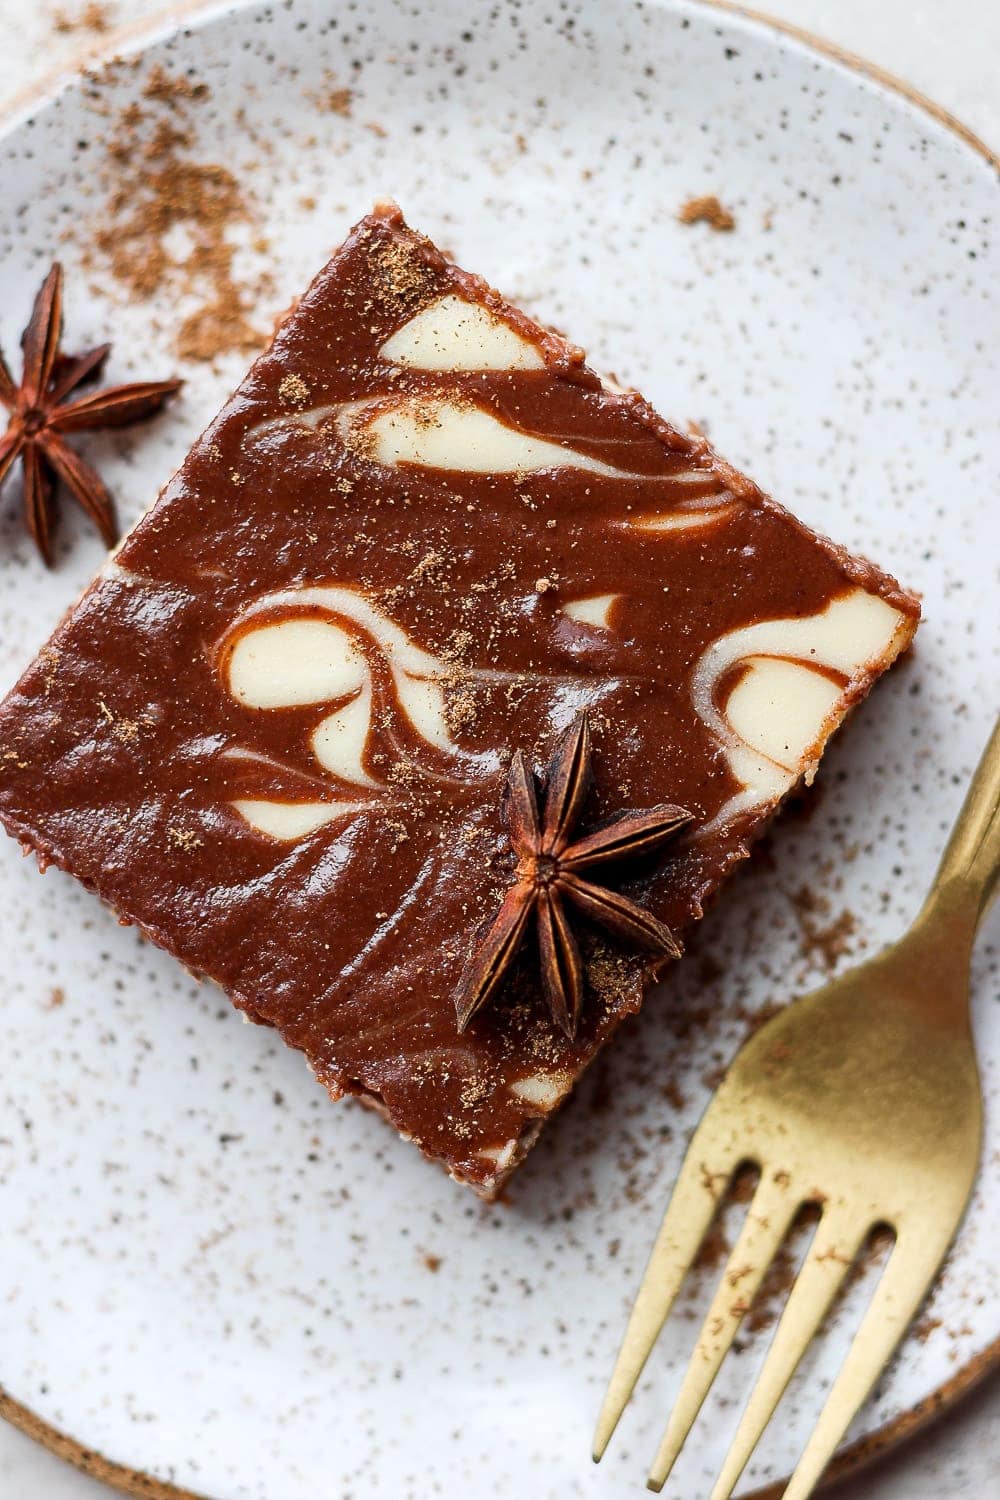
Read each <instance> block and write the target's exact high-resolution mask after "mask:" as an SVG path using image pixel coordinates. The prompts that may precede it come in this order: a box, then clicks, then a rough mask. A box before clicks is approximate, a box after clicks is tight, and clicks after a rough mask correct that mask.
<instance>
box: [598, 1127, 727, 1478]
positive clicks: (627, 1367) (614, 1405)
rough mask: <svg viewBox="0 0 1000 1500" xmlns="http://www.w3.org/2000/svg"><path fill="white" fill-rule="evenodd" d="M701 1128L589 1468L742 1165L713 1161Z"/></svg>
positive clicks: (712, 1144) (611, 1386)
mask: <svg viewBox="0 0 1000 1500" xmlns="http://www.w3.org/2000/svg"><path fill="white" fill-rule="evenodd" d="M706 1123H707V1119H706V1120H705V1121H702V1124H701V1125H700V1126H699V1127H698V1129H697V1130H696V1131H695V1134H694V1135H693V1137H692V1139H691V1144H690V1146H689V1147H688V1149H687V1154H686V1155H685V1157H684V1163H683V1165H682V1167H681V1171H680V1176H679V1177H678V1179H677V1184H676V1186H675V1187H674V1190H673V1193H672V1194H671V1196H670V1202H669V1203H668V1204H667V1211H666V1213H665V1214H664V1215H663V1222H662V1224H661V1225H660V1229H659V1233H658V1234H657V1236H656V1240H655V1242H654V1244H653V1249H652V1251H651V1252H650V1256H649V1262H648V1264H647V1266H646V1270H645V1272H644V1274H643V1278H642V1283H641V1285H640V1287H639V1293H638V1296H637V1297H636V1299H635V1304H634V1306H633V1308H632V1312H631V1315H630V1317H629V1320H628V1327H627V1328H626V1329H625V1337H624V1338H623V1339H622V1344H621V1348H620V1350H619V1351H618V1358H617V1360H616V1362H615V1368H614V1370H613V1371H612V1375H611V1380H610V1381H609V1383H608V1389H607V1393H606V1394H605V1397H604V1403H603V1405H602V1406H601V1413H600V1416H599V1417H598V1419H597V1427H596V1429H595V1432H594V1447H593V1455H594V1462H595V1463H597V1462H599V1460H600V1459H601V1457H602V1455H603V1453H604V1450H605V1448H606V1447H607V1446H608V1443H609V1441H610V1439H611V1435H612V1433H613V1432H614V1430H615V1428H616V1427H617V1426H618V1422H619V1420H620V1418H621V1414H622V1412H623V1411H624V1410H625V1407H626V1405H627V1404H628V1401H629V1398H630V1396H631V1395H632V1392H633V1390H634V1389H635V1383H636V1381H637V1380H638V1379H639V1376H640V1375H641V1373H642V1367H643V1365H644V1364H645V1363H646V1360H647V1359H648V1358H649V1351H650V1350H651V1349H652V1347H653V1345H654V1344H655V1343H656V1340H657V1338H658V1336H659V1333H660V1329H661V1328H662V1327H663V1324H664V1323H665V1321H666V1318H667V1314H668V1313H669V1311H670V1309H671V1307H672V1306H673V1305H674V1301H675V1300H676V1297H677V1293H678V1292H679V1291H680V1288H681V1283H682V1282H683V1280H684V1277H685V1276H686V1274H687V1271H688V1268H689V1266H690V1265H691V1262H692V1261H693V1260H694V1258H695V1256H696V1255H697V1253H698V1251H699V1249H700V1248H701V1242H702V1240H703V1239H704V1238H705V1235H706V1234H707V1232H708V1227H709V1225H710V1224H711V1222H712V1220H713V1218H714V1217H715V1211H716V1209H717V1208H718V1206H719V1201H720V1199H721V1198H722V1197H723V1195H724V1193H725V1192H726V1189H727V1188H728V1186H729V1181H730V1178H731V1176H732V1174H733V1172H734V1171H735V1169H736V1167H737V1166H738V1164H739V1162H740V1161H741V1160H742V1154H741V1153H740V1152H738V1151H737V1150H736V1149H735V1144H734V1146H733V1148H732V1149H731V1150H730V1151H729V1152H728V1153H725V1154H723V1157H722V1160H721V1161H719V1160H718V1158H719V1155H720V1153H719V1149H718V1145H717V1142H716V1141H715V1139H714V1137H710V1136H709V1134H708V1132H706V1130H705V1126H706ZM699 1138H700V1140H701V1142H702V1145H701V1147H699ZM708 1160H711V1161H712V1164H713V1166H715V1165H716V1163H717V1162H718V1170H716V1171H714V1172H713V1171H709V1168H708V1165H707V1162H708Z"/></svg>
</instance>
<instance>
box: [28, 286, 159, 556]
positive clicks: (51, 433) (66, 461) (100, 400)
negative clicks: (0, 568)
mask: <svg viewBox="0 0 1000 1500" xmlns="http://www.w3.org/2000/svg"><path fill="white" fill-rule="evenodd" d="M62 286H63V275H62V267H61V266H59V265H58V264H57V265H54V266H53V267H52V270H51V271H50V272H49V274H48V276H46V278H45V281H44V282H43V283H42V288H41V291H40V292H39V293H38V296H37V297H36V298H35V305H34V307H33V309H32V312H31V319H30V321H29V323H28V326H27V328H26V329H25V331H24V335H23V337H22V339H21V348H22V350H23V353H24V366H23V370H22V374H21V384H20V385H17V384H16V382H15V380H14V377H13V376H12V374H11V373H10V370H9V369H8V368H7V364H6V362H5V360H4V357H3V354H2V353H0V403H2V404H3V405H4V406H6V408H7V410H8V411H9V412H10V414H11V416H10V421H9V423H8V425H7V431H6V432H5V433H4V434H3V436H2V437H0V484H2V483H3V481H4V479H5V478H6V476H7V474H8V472H9V471H10V469H11V468H12V467H13V465H14V463H15V462H16V460H17V459H20V460H21V463H22V465H23V467H24V516H25V522H26V524H27V527H28V531H29V533H30V534H31V537H32V538H33V540H34V542H35V544H36V546H37V547H38V550H39V552H40V553H41V554H42V558H43V559H44V561H45V562H46V564H49V563H51V561H52V527H53V523H54V521H55V493H56V486H57V484H58V483H59V482H60V481H61V482H62V483H63V484H64V485H65V486H66V488H67V489H68V490H69V492H70V494H71V495H72V496H73V498H74V499H75V500H76V501H77V502H78V504H79V505H81V506H82V507H83V509H84V510H85V511H86V513H87V515H88V516H89V517H90V519H91V520H92V521H93V522H94V524H95V526H96V527H97V529H98V531H99V532H100V533H101V536H102V537H103V539H104V542H105V544H106V545H107V546H108V547H110V546H112V544H113V543H114V542H115V540H116V538H117V535H118V528H117V525H116V523H115V507H114V501H113V500H112V498H111V495H110V494H109V493H108V489H107V486H106V485H105V483H104V481H103V480H102V478H101V476H100V475H99V474H98V473H97V471H96V470H95V469H93V468H92V467H91V465H90V464H88V463H87V462H86V461H85V460H84V459H82V458H81V457H80V455H79V453H77V452H76V451H75V450H74V449H73V448H71V447H70V445H69V444H68V443H67V442H66V438H65V434H66V433H69V432H84V431H86V430H88V429H90V428H95V427H127V426H128V425H129V424H130V423H132V422H140V421H142V419H143V418H144V417H151V416H153V415H154V413H155V412H158V411H159V410H160V407H161V406H162V405H163V403H164V402H165V401H166V400H167V398H168V396H172V395H173V394H174V392H175V391H178V390H179V389H180V387H181V385H182V384H183V382H182V381H180V380H147V381H141V382H139V383H137V384H135V385H116V386H111V387H109V389H107V390H104V391H97V392H95V393H94V394H93V395H90V396H83V397H79V396H78V397H77V399H76V400H75V401H69V400H67V397H68V396H70V395H71V394H72V393H73V392H74V391H75V390H76V389H77V387H78V386H81V385H83V384H84V382H86V381H90V380H96V378H97V376H98V375H99V374H100V372H101V370H102V368H103V366H104V362H105V360H106V359H107V357H108V354H109V353H110V350H111V345H110V344H101V346H100V347H99V348H97V349H89V350H88V351H87V353H86V354H77V355H70V354H63V353H62V352H61V351H60V348H59V341H60V339H61V337H62V306H63V295H62Z"/></svg>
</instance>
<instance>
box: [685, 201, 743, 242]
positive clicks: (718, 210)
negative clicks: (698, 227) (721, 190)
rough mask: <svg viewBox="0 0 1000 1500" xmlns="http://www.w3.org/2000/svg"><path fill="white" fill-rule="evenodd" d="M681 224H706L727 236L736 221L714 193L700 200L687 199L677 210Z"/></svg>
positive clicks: (734, 226)
mask: <svg viewBox="0 0 1000 1500" xmlns="http://www.w3.org/2000/svg"><path fill="white" fill-rule="evenodd" d="M677 217H678V219H679V220H680V222H681V223H682V224H707V225H708V227H709V228H710V229H714V230H716V231H717V232H718V233H720V234H728V233H729V231H730V230H731V229H735V228H736V219H735V217H734V215H733V214H732V213H731V212H730V210H729V209H728V208H724V207H723V205H722V204H721V203H720V202H719V199H718V198H717V197H716V196H715V194H714V193H705V194H704V196H702V197H700V198H688V200H687V201H686V202H685V203H682V204H681V206H680V208H679V209H678V210H677Z"/></svg>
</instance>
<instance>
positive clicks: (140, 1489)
mask: <svg viewBox="0 0 1000 1500" xmlns="http://www.w3.org/2000/svg"><path fill="white" fill-rule="evenodd" d="M253 3H255V0H173V3H172V4H171V5H169V6H166V7H164V9H163V10H161V11H159V12H158V13H157V14H156V15H155V16H150V17H147V18H145V19H143V20H141V21H134V22H130V23H126V24H125V25H123V26H119V27H116V28H115V29H114V30H113V31H111V32H109V33H107V34H106V35H104V36H102V37H101V38H100V39H99V40H98V41H96V42H90V43H84V44H82V45H81V46H80V47H78V48H77V49H76V50H75V51H74V52H72V53H71V54H69V56H68V57H67V58H66V59H64V61H63V62H62V63H60V64H59V65H58V66H57V67H55V68H52V69H50V70H49V71H48V72H46V73H45V74H43V75H42V77H41V78H40V79H36V80H35V82H34V83H32V84H29V85H28V87H27V88H25V89H22V90H20V91H19V92H18V93H17V94H15V95H14V97H13V98H12V99H11V100H9V101H8V103H7V104H6V105H5V106H4V108H3V109H2V110H0V136H5V135H6V134H7V133H8V131H9V130H11V129H13V128H15V127H16V125H17V124H18V123H19V122H20V121H21V120H24V119H26V118H30V116H31V115H32V114H33V113H34V112H35V111H36V110H38V109H40V108H42V107H44V106H45V105H46V104H49V103H51V102H52V101H53V100H54V99H55V98H56V97H57V96H58V95H59V94H60V93H61V92H62V91H63V90H64V89H65V88H68V87H69V86H70V85H71V84H72V83H73V82H74V81H75V80H77V79H78V78H80V77H81V76H82V75H83V74H84V73H85V72H86V70H87V68H88V67H90V66H94V65H95V64H96V65H99V64H101V63H105V62H110V61H113V60H114V59H116V58H118V57H120V56H122V55H123V54H132V55H135V54H138V53H139V52H141V51H142V50H144V48H145V47H147V46H149V45H150V44H152V43H153V42H154V41H155V40H157V39H159V38H163V39H166V38H167V37H169V36H170V35H172V34H174V33H175V32H176V31H178V30H179V29H180V28H181V27H182V26H183V25H184V24H185V22H187V21H188V20H195V19H199V20H200V19H207V18H209V17H210V16H212V15H213V14H216V15H218V16H220V17H221V16H224V15H226V14H235V13H236V12H238V11H240V10H243V9H247V8H249V6H250V5H251V4H253ZM653 3H656V0H653ZM678 3H679V5H680V6H681V7H683V6H691V7H694V6H698V7H700V8H701V9H703V10H705V11H715V12H717V13H718V14H719V15H720V16H725V17H730V18H735V19H736V20H741V21H743V22H745V23H748V24H749V25H750V26H751V27H756V28H759V29H761V30H764V31H771V32H773V33H776V34H777V35H778V36H779V37H789V38H790V39H791V40H792V41H794V42H797V43H798V44H799V45H800V46H801V47H804V48H806V49H807V50H809V51H811V52H815V53H818V54H819V55H820V56H821V57H823V58H825V59H828V60H831V61H833V62H835V63H837V64H838V65H839V66H840V67H842V68H845V69H846V70H847V71H849V72H851V73H855V74H859V75H860V76H861V77H862V78H866V79H867V80H868V81H869V82H871V83H873V84H875V85H876V86H877V87H879V88H882V89H884V90H885V91H886V92H887V93H890V94H894V95H897V96H898V97H900V98H903V99H905V100H906V101H908V103H910V104H912V105H916V107H917V108H918V109H919V110H920V111H922V113H924V114H926V115H928V116H930V118H931V119H933V120H935V121H936V122H937V123H938V124H939V125H941V126H943V127H944V128H945V129H946V130H948V131H949V132H950V133H951V134H952V135H955V136H957V137H958V139H959V140H960V141H962V143H963V144H964V145H966V146H968V147H970V148H971V149H972V150H973V151H974V152H975V153H976V154H977V155H978V156H980V157H982V159H983V160H984V161H985V162H986V164H987V166H988V167H990V168H991V169H992V170H993V172H994V173H996V174H997V176H998V177H1000V151H995V150H993V148H992V147H991V146H989V145H987V143H986V142H985V141H984V140H983V139H982V137H981V136H979V135H977V134H976V132H975V131H974V130H972V129H971V127H970V126H968V125H966V124H965V122H964V121H963V120H961V119H959V117H958V116H957V115H955V114H953V113H952V111H951V110H949V109H946V108H945V106H944V105H942V104H938V103H937V102H936V100H934V99H931V98H930V97H929V95H927V94H924V93H923V92H921V90H920V89H918V88H915V87H914V86H913V85H912V84H910V83H907V82H906V81H905V79H902V78H899V77H898V76H897V75H896V74H895V73H893V72H891V71H890V70H889V69H887V68H883V67H881V66H880V64H878V63H873V62H870V61H869V60H868V59H867V58H865V57H862V56H860V55H859V54H858V53H856V52H853V51H851V49H850V48H847V47H842V46H840V45H839V43H837V42H831V41H828V40H827V39H826V38H824V37H821V36H818V35H817V34H816V33H815V32H813V31H810V30H808V29H807V28H806V27H803V26H798V25H796V24H795V23H794V22H792V21H786V20H783V19H782V18H780V17H777V16H771V15H768V14H767V13H766V12H764V11H760V10H757V9H756V8H755V7H753V6H748V5H743V4H741V3H740V0H666V4H667V5H670V4H678ZM997 1370H1000V1335H998V1336H997V1337H996V1338H995V1339H994V1340H993V1342H992V1343H990V1344H988V1345H987V1347H986V1348H985V1349H983V1350H981V1351H980V1353H979V1354H977V1355H976V1356H975V1357H974V1358H973V1359H971V1360H970V1361H969V1362H968V1363H967V1364H965V1365H963V1366H962V1368H961V1369H959V1370H957V1371H956V1372H955V1373H954V1374H953V1375H952V1376H951V1377H950V1378H949V1379H948V1380H947V1381H945V1383H944V1384H943V1385H941V1386H938V1387H937V1389H936V1390H934V1391H931V1392H930V1393H929V1394H928V1395H927V1396H925V1397H924V1398H923V1400H922V1401H919V1402H917V1404H916V1405H915V1406H912V1407H909V1408H908V1409H907V1410H906V1411H904V1412H901V1413H900V1414H899V1415H898V1416H897V1417H894V1418H893V1419H892V1420H891V1421H889V1422H886V1423H884V1424H883V1425H882V1426H881V1427H877V1428H875V1429H874V1431H872V1432H870V1433H867V1434H866V1435H865V1436H864V1437H862V1438H859V1439H858V1440H857V1441H856V1442H854V1443H851V1444H850V1445H849V1446H848V1447H846V1448H843V1449H841V1451H840V1452H839V1453H837V1454H836V1455H835V1457H834V1458H833V1460H832V1461H831V1463H830V1465H829V1467H828V1468H827V1470H826V1473H825V1475H824V1477H823V1479H822V1481H821V1484H820V1489H821V1490H823V1491H825V1490H826V1489H827V1488H828V1487H829V1486H830V1485H832V1484H835V1483H837V1482H838V1481H840V1480H843V1479H846V1478H849V1477H851V1476H853V1475H855V1474H858V1473H860V1472H861V1471H862V1470H863V1469H866V1468H868V1466H869V1465H870V1464H872V1463H874V1462H875V1461H876V1460H877V1459H879V1458H881V1457H883V1456H884V1455H886V1454H887V1453H889V1452H890V1451H892V1450H893V1449H895V1448H897V1447H898V1446H899V1445H900V1444H902V1443H904V1442H906V1441H907V1440H908V1439H910V1438H912V1437H915V1436H916V1435H917V1434H918V1433H920V1432H923V1431H924V1430H925V1429H927V1428H928V1427H930V1426H932V1425H933V1423H934V1422H936V1421H937V1419H938V1418H939V1417H942V1416H944V1415H945V1414H946V1413H947V1412H949V1411H951V1410H952V1409H953V1408H954V1407H955V1406H956V1405H957V1404H958V1403H959V1402H960V1401H961V1400H962V1399H963V1398H964V1397H965V1396H968V1395H971V1393H972V1392H973V1391H974V1390H976V1389H977V1388H978V1387H979V1386H980V1385H981V1384H982V1383H983V1381H985V1380H986V1379H987V1377H988V1376H989V1375H991V1374H993V1373H994V1372H996V1371H997ZM0 1418H2V1419H3V1420H4V1421H6V1422H8V1423H9V1424H10V1425H11V1426H12V1427H15V1428H17V1429H18V1430H19V1431H20V1432H23V1433H24V1434H25V1435H26V1436H27V1437H29V1438H31V1439H32V1440H33V1441H34V1442H36V1443H38V1444H39V1445H40V1446H41V1447H43V1448H46V1449H47V1450H48V1451H49V1452H50V1453H52V1454H54V1455H55V1457H56V1458H58V1459H61V1460H62V1461H63V1462H64V1463H67V1464H69V1465H70V1466H71V1467H72V1468H75V1469H79V1470H80V1471H81V1473H84V1474H86V1475H87V1476H88V1477H90V1478H92V1479H96V1480H98V1481H99V1482H100V1483H103V1484H105V1485H107V1486H108V1487H109V1488H111V1489H114V1490H117V1491H118V1492H119V1493H121V1494H124V1495H129V1496H132V1497H135V1500H219V1497H212V1496H209V1495H205V1494H203V1493H200V1492H197V1491H195V1490H189V1489H183V1488H181V1487H180V1486H178V1485H176V1484H173V1483H172V1482H171V1481H170V1480H166V1479H158V1478H157V1477H156V1476H155V1475H153V1474H150V1473H149V1472H147V1471H146V1470H143V1469H136V1468H133V1467H131V1466H129V1465H127V1464H121V1463H118V1462H117V1461H116V1460H115V1459H111V1458H107V1457H106V1456H105V1455H104V1454H102V1453H99V1452H97V1451H96V1449H94V1448H92V1447H90V1446H88V1445H87V1444H85V1443H81V1442H80V1441H79V1440H78V1439H77V1438H74V1437H72V1436H70V1434H69V1433H66V1432H63V1431H62V1429H61V1428H59V1427H56V1426H54V1425H53V1424H52V1423H50V1422H47V1421H46V1420H45V1419H44V1418H43V1417H41V1416H39V1415H38V1413H37V1412H35V1411H33V1410H32V1409H31V1407H29V1406H27V1405H25V1404H24V1403H23V1402H20V1401H18V1400H16V1399H15V1398H14V1397H13V1396H11V1395H10V1393H9V1392H8V1391H7V1389H6V1388H5V1387H4V1385H3V1383H2V1382H0ZM786 1484H787V1479H783V1480H780V1481H778V1482H777V1483H776V1484H770V1485H767V1486H766V1487H765V1488H764V1489H759V1490H754V1491H753V1493H752V1494H751V1495H748V1496H747V1497H746V1500H781V1496H782V1493H783V1491H784V1488H785V1485H786Z"/></svg>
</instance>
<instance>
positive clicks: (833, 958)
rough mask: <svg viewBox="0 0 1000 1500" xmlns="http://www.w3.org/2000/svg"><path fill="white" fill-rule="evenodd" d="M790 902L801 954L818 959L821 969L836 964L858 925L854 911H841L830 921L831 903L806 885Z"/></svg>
mask: <svg viewBox="0 0 1000 1500" xmlns="http://www.w3.org/2000/svg"><path fill="white" fill-rule="evenodd" d="M792 906H793V908H794V910H795V915H796V917H797V918H798V923H799V931H800V941H801V947H802V954H803V957H804V958H806V959H807V960H812V961H815V960H817V959H818V960H819V962H820V963H821V964H822V965H823V967H824V969H826V970H828V971H830V970H832V969H834V968H836V966H837V963H838V961H839V960H840V959H841V958H843V957H844V955H845V954H847V953H850V951H851V947H852V944H851V938H852V937H853V936H854V933H855V929H856V928H857V918H856V917H855V916H854V913H853V912H850V911H842V912H841V913H840V915H839V916H838V917H834V918H833V919H832V920H830V921H824V920H823V919H824V918H827V917H829V915H830V903H829V901H828V900H827V898H826V897H825V896H818V895H817V894H816V893H815V891H811V890H810V889H809V887H808V886H803V887H802V888H801V890H798V891H796V892H795V894H794V895H793V896H792Z"/></svg>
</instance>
